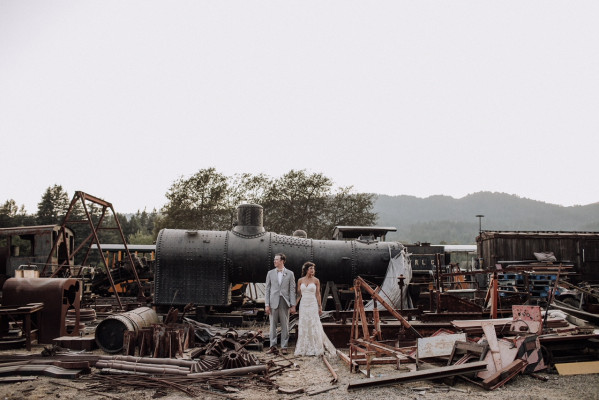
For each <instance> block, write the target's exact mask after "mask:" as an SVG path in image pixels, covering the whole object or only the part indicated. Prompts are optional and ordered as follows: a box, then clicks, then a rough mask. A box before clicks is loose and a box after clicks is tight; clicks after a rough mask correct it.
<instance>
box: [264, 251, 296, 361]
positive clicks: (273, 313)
mask: <svg viewBox="0 0 599 400" xmlns="http://www.w3.org/2000/svg"><path fill="white" fill-rule="evenodd" d="M274 264H275V268H274V269H271V270H270V271H268V274H267V275H266V293H265V295H264V306H265V307H264V311H266V314H268V316H269V320H270V335H269V339H270V350H269V351H270V352H272V351H274V349H275V348H276V346H277V324H279V323H281V353H282V354H287V342H289V312H290V311H291V313H292V314H295V276H294V275H293V271H291V270H288V269H287V268H285V254H283V253H278V254H275V258H274Z"/></svg>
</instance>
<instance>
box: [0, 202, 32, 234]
mask: <svg viewBox="0 0 599 400" xmlns="http://www.w3.org/2000/svg"><path fill="white" fill-rule="evenodd" d="M26 222H27V213H26V212H25V206H24V205H21V207H19V206H18V205H17V202H16V201H14V200H13V199H10V200H6V201H5V202H4V204H3V205H2V206H1V207H0V227H1V228H10V227H12V226H21V225H24V224H25V223H26Z"/></svg>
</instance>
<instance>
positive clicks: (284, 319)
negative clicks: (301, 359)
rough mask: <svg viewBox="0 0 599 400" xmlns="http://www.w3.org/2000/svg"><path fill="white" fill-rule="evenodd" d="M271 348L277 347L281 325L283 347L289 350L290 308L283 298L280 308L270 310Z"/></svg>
mask: <svg viewBox="0 0 599 400" xmlns="http://www.w3.org/2000/svg"><path fill="white" fill-rule="evenodd" d="M269 320H270V334H269V340H270V347H273V346H276V345H277V325H278V324H279V323H280V324H281V347H282V348H284V349H285V348H287V344H288V342H289V306H288V305H287V302H286V301H285V299H283V297H281V299H280V301H279V307H277V308H274V309H273V308H271V309H270V315H269Z"/></svg>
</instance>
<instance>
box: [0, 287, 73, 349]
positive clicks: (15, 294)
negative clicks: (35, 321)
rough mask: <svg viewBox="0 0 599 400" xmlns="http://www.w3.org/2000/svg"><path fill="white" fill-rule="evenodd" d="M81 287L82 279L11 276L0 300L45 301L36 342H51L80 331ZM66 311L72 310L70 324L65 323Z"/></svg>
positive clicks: (18, 301) (9, 303)
mask: <svg viewBox="0 0 599 400" xmlns="http://www.w3.org/2000/svg"><path fill="white" fill-rule="evenodd" d="M81 290H82V288H81V282H80V281H79V280H78V279H74V278H10V279H8V280H7V281H6V282H5V283H4V286H3V288H2V303H3V304H7V305H15V306H22V305H26V304H29V303H44V310H43V312H42V313H41V317H40V318H41V320H40V326H39V332H38V342H39V343H52V339H54V338H57V337H60V336H75V335H78V334H79V321H80V315H79V309H80V299H81ZM69 310H74V315H75V323H74V326H73V327H71V325H69V326H67V313H68V312H69ZM72 314H73V311H71V315H72Z"/></svg>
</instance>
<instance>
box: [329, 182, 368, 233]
mask: <svg viewBox="0 0 599 400" xmlns="http://www.w3.org/2000/svg"><path fill="white" fill-rule="evenodd" d="M352 190H353V187H351V186H348V187H344V188H339V189H338V190H337V192H336V193H335V194H334V195H333V196H332V197H329V198H328V204H327V214H326V221H327V224H328V225H325V226H323V227H322V228H323V230H322V231H321V232H320V237H322V238H324V239H330V238H331V235H332V233H333V230H334V228H335V226H338V225H340V226H342V225H349V226H370V225H374V224H376V221H377V214H376V213H375V212H373V211H372V209H373V207H374V201H375V199H376V195H375V194H372V193H353V192H352Z"/></svg>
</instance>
